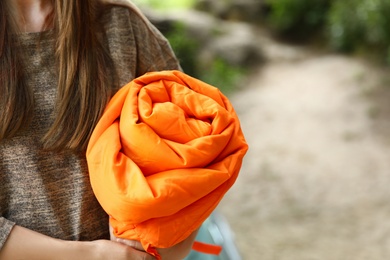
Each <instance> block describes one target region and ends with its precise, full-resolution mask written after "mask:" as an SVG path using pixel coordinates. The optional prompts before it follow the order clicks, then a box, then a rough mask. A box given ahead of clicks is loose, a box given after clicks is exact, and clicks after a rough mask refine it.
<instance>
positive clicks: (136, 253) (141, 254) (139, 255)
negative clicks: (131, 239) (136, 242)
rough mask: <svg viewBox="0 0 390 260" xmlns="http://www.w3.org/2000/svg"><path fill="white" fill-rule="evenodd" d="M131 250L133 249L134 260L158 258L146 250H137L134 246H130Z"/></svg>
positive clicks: (154, 259) (153, 259)
mask: <svg viewBox="0 0 390 260" xmlns="http://www.w3.org/2000/svg"><path fill="white" fill-rule="evenodd" d="M129 250H131V251H132V253H131V256H132V258H131V259H132V260H156V258H155V257H154V256H152V255H150V254H148V253H146V252H142V251H139V250H136V249H134V248H132V247H129Z"/></svg>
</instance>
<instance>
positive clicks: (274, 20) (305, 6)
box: [266, 0, 330, 39]
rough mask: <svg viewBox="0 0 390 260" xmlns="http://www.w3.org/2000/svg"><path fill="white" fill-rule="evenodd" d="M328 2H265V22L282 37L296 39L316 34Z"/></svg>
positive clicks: (308, 0)
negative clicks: (266, 9)
mask: <svg viewBox="0 0 390 260" xmlns="http://www.w3.org/2000/svg"><path fill="white" fill-rule="evenodd" d="M329 2H330V0H266V3H267V5H268V6H269V9H270V11H269V14H268V17H267V19H266V20H267V22H268V23H269V25H270V26H271V28H272V29H273V30H274V31H275V32H277V33H278V34H280V35H282V36H288V37H290V38H291V37H293V38H297V39H302V38H307V37H308V36H310V35H311V34H313V33H316V32H317V31H318V30H319V29H320V28H321V27H322V26H323V25H324V23H325V21H326V14H327V10H328V8H329Z"/></svg>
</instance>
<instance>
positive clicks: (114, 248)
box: [75, 240, 156, 260]
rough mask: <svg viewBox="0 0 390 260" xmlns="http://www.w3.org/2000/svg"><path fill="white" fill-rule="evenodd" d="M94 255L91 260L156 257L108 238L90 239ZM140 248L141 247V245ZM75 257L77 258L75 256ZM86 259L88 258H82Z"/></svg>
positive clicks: (128, 259) (153, 258) (149, 259)
mask: <svg viewBox="0 0 390 260" xmlns="http://www.w3.org/2000/svg"><path fill="white" fill-rule="evenodd" d="M91 244H92V245H93V247H94V248H93V252H94V255H93V256H92V257H91V258H90V259H91V260H92V259H93V260H100V259H101V260H107V259H115V260H155V259H156V258H155V257H153V256H152V255H150V254H148V253H146V252H145V251H141V250H137V249H136V248H134V247H132V246H131V245H127V244H125V243H118V242H115V241H109V240H96V241H92V242H91ZM141 248H142V247H141ZM75 259H77V258H75ZM83 259H88V258H83Z"/></svg>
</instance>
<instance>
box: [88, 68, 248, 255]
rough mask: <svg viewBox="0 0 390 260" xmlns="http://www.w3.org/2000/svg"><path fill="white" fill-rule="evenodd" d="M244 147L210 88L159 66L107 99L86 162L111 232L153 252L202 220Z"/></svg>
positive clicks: (228, 182) (234, 172)
mask: <svg viewBox="0 0 390 260" xmlns="http://www.w3.org/2000/svg"><path fill="white" fill-rule="evenodd" d="M247 149H248V146H247V143H246V141H245V138H244V135H243V133H242V131H241V127H240V123H239V120H238V118H237V115H236V113H235V111H234V109H233V107H232V105H231V103H230V102H229V100H228V99H227V98H226V97H225V96H224V95H223V94H222V93H221V92H220V91H219V90H218V89H217V88H215V87H212V86H210V85H208V84H206V83H204V82H202V81H200V80H197V79H195V78H192V77H190V76H188V75H186V74H184V73H182V72H180V71H162V72H150V73H147V74H145V75H143V76H141V77H139V78H136V79H134V80H133V81H132V82H130V83H129V84H127V85H126V86H124V87H123V88H121V89H120V90H119V91H118V92H117V93H116V95H115V96H114V97H113V98H112V99H111V101H110V102H109V104H108V105H107V108H106V110H105V112H104V114H103V116H102V118H101V120H100V121H99V123H98V124H97V126H96V128H95V129H94V132H93V134H92V137H91V139H90V142H89V145H88V149H87V162H88V168H89V172H90V180H91V184H92V188H93V190H94V193H95V195H96V197H97V199H98V201H99V202H100V204H101V205H102V207H103V208H104V210H105V211H106V212H107V213H108V214H109V215H110V223H111V225H112V226H113V229H114V234H115V235H116V236H117V237H121V238H126V239H132V240H139V241H140V242H141V243H142V245H143V247H144V248H145V250H146V251H148V252H150V253H153V254H155V252H156V251H155V248H167V247H171V246H173V245H175V244H177V243H179V242H181V241H183V240H184V239H186V238H187V237H188V236H189V235H190V234H191V233H192V232H194V231H195V230H196V229H198V228H199V227H200V226H201V224H202V222H203V221H204V220H205V219H206V218H207V217H208V216H209V215H210V214H211V213H212V211H213V210H214V209H215V208H216V206H217V205H218V203H219V202H220V200H221V199H222V197H223V195H224V194H225V193H226V192H227V191H228V189H229V188H230V187H231V186H232V185H233V183H234V182H235V180H236V178H237V176H238V173H239V170H240V168H241V164H242V159H243V157H244V155H245V153H246V151H247Z"/></svg>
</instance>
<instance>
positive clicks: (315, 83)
mask: <svg viewBox="0 0 390 260" xmlns="http://www.w3.org/2000/svg"><path fill="white" fill-rule="evenodd" d="M259 44H261V45H262V46H263V48H264V50H265V55H266V56H267V57H268V59H269V61H268V62H267V63H266V65H264V66H263V67H262V68H259V69H258V70H257V71H255V72H254V73H253V75H251V77H250V80H249V83H248V84H247V85H246V86H245V87H243V88H242V89H241V90H240V91H239V92H238V93H236V94H235V95H234V96H232V97H231V100H232V102H233V104H234V106H235V108H236V110H237V112H238V114H239V117H240V119H241V124H242V127H243V131H244V134H245V135H246V138H247V141H248V143H249V146H250V148H249V151H248V154H247V156H246V158H245V160H244V164H243V167H242V170H241V175H240V176H239V178H238V180H237V182H236V184H235V185H234V186H233V188H232V189H231V190H230V191H229V192H228V194H227V195H226V196H225V198H224V200H223V201H222V203H221V205H220V207H219V211H220V212H222V213H223V215H225V217H226V218H227V219H228V221H229V222H230V224H231V227H232V229H233V231H234V233H235V237H236V241H237V244H238V245H239V248H240V251H241V253H242V255H243V258H244V259H245V260H252V259H253V260H317V259H318V260H350V259H351V260H360V259H362V260H384V259H390V132H389V130H390V124H389V123H388V122H389V121H390V109H389V104H390V101H389V100H390V99H389V97H390V95H389V93H388V92H389V91H388V90H386V88H385V85H386V82H387V80H385V79H384V78H383V72H381V71H378V70H376V69H372V68H371V67H370V66H369V65H368V64H366V63H364V62H362V61H360V60H358V59H354V58H349V57H344V56H339V55H332V54H318V53H317V54H316V53H310V52H308V51H305V50H302V49H299V48H297V47H291V46H285V45H281V44H275V43H273V42H271V41H269V40H267V39H259ZM387 89H389V87H387Z"/></svg>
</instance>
